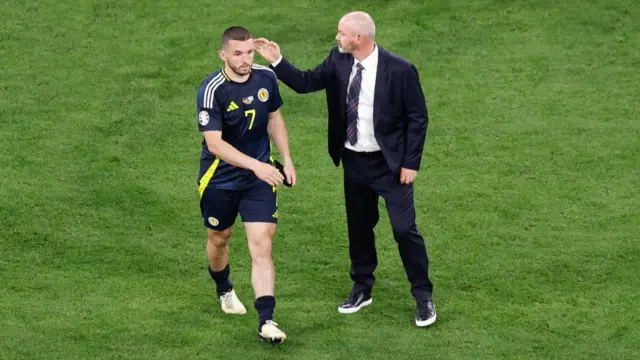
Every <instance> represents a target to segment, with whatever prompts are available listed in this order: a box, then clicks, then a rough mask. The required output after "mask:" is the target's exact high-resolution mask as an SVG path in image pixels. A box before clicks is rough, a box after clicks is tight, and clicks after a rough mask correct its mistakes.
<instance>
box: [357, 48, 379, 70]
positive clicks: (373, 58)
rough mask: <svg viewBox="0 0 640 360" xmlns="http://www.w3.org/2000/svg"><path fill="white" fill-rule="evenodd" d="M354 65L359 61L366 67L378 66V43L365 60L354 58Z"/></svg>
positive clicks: (373, 67)
mask: <svg viewBox="0 0 640 360" xmlns="http://www.w3.org/2000/svg"><path fill="white" fill-rule="evenodd" d="M353 60H354V62H353V66H354V67H355V66H356V65H358V63H362V67H364V69H365V70H366V69H375V68H376V67H377V66H378V45H377V44H374V46H373V51H372V52H371V54H369V56H367V57H366V58H365V59H364V60H362V61H358V59H355V58H354V59H353Z"/></svg>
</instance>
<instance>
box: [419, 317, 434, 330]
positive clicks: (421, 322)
mask: <svg viewBox="0 0 640 360" xmlns="http://www.w3.org/2000/svg"><path fill="white" fill-rule="evenodd" d="M434 322H436V315H433V317H432V318H430V319H427V320H424V321H418V320H417V319H416V326H417V327H427V326H429V325H431V324H433V323H434Z"/></svg>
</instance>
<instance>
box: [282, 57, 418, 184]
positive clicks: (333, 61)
mask: <svg viewBox="0 0 640 360" xmlns="http://www.w3.org/2000/svg"><path fill="white" fill-rule="evenodd" d="M376 46H377V45H376ZM353 62H354V59H353V56H351V55H350V54H343V53H340V51H339V50H338V47H337V46H336V47H334V48H333V49H331V52H330V53H329V56H327V58H326V59H325V60H324V61H323V62H322V63H321V64H319V65H318V66H316V67H315V69H312V70H306V71H303V70H299V69H297V68H296V67H295V66H294V65H292V64H291V63H290V62H289V61H287V59H286V58H284V57H283V58H282V60H281V61H280V63H279V64H278V65H277V66H275V67H272V69H273V70H274V71H275V73H276V75H277V76H278V78H279V79H280V81H282V82H283V83H284V84H285V85H287V86H288V87H290V88H291V89H293V90H294V91H295V92H297V93H309V92H313V91H318V90H322V89H325V90H326V98H327V107H328V116H329V131H328V136H329V138H328V143H329V155H331V158H332V160H333V162H334V164H335V165H336V166H339V164H340V158H341V155H342V151H343V150H344V143H345V141H346V136H347V135H346V133H347V131H346V129H347V127H346V99H347V86H348V84H349V75H350V74H351V68H352V66H353ZM428 117H429V116H428V114H427V105H426V102H425V98H424V94H423V92H422V88H421V86H420V79H419V77H418V71H417V69H416V68H415V66H414V65H413V64H411V63H410V62H409V61H407V60H406V59H404V58H402V57H400V56H398V55H396V54H394V53H392V52H390V51H387V50H385V49H383V48H382V47H380V46H378V72H377V74H376V85H375V92H374V111H373V123H374V134H375V137H376V140H377V141H378V145H379V146H380V149H381V150H382V153H383V154H384V157H385V159H386V161H387V164H388V165H389V167H390V168H391V170H392V171H394V172H396V171H398V170H399V168H400V167H404V168H407V169H413V170H419V169H420V162H421V160H422V151H423V149H424V144H425V139H426V136H427V124H428Z"/></svg>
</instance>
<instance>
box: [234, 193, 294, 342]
mask: <svg viewBox="0 0 640 360" xmlns="http://www.w3.org/2000/svg"><path fill="white" fill-rule="evenodd" d="M276 191H277V190H276V188H274V187H271V186H270V185H268V184H267V183H264V182H260V183H259V184H258V185H256V186H255V187H253V188H251V189H248V190H247V191H246V192H245V194H244V196H243V197H242V199H241V200H240V208H239V211H240V216H241V217H242V221H243V222H244V226H245V230H246V232H247V241H248V244H249V253H250V254H251V283H252V285H253V290H254V292H255V298H256V300H255V303H254V307H255V309H256V311H257V312H258V335H259V336H260V338H262V339H264V340H267V341H270V342H273V343H280V342H282V341H284V340H285V339H286V335H285V333H284V332H283V331H282V330H281V329H280V328H279V327H278V324H277V323H275V322H274V321H273V313H274V311H275V307H276V297H275V291H274V288H275V267H274V265H273V257H272V254H271V249H272V239H273V236H274V235H275V232H276V223H277V221H278V209H277V192H276Z"/></svg>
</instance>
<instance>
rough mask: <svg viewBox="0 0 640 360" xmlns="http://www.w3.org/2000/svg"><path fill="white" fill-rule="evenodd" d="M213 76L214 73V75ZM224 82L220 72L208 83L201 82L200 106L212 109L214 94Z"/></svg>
mask: <svg viewBox="0 0 640 360" xmlns="http://www.w3.org/2000/svg"><path fill="white" fill-rule="evenodd" d="M214 74H215V73H214ZM224 82H225V78H224V76H223V74H222V72H217V74H215V75H214V76H213V77H211V79H209V81H205V82H203V85H202V87H201V91H202V93H201V94H200V96H201V99H202V100H201V101H202V102H201V104H200V105H201V106H202V107H203V108H206V109H212V108H213V106H214V105H215V92H216V90H217V89H218V88H219V87H220V85H222V84H223V83H224Z"/></svg>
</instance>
